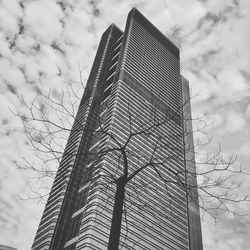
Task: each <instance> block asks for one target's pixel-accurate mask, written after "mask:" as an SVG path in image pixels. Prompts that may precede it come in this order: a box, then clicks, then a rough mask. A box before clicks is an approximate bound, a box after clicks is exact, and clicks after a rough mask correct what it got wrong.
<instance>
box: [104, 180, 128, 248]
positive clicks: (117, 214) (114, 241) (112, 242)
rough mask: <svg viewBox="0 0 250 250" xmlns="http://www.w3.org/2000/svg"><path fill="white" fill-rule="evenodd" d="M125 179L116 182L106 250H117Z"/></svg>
mask: <svg viewBox="0 0 250 250" xmlns="http://www.w3.org/2000/svg"><path fill="white" fill-rule="evenodd" d="M125 185H126V178H125V177H124V176H122V177H120V178H119V179H118V180H117V184H116V193H115V204H114V209H113V218H112V223H111V229H110V235H109V244H108V250H118V247H119V238H120V233H121V224H122V214H123V200H124V196H125Z"/></svg>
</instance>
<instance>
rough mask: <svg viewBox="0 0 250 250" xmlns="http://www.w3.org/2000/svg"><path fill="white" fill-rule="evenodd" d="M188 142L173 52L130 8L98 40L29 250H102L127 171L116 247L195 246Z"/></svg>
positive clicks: (186, 109)
mask: <svg viewBox="0 0 250 250" xmlns="http://www.w3.org/2000/svg"><path fill="white" fill-rule="evenodd" d="M97 131H98V132H97ZM128 138H130V139H129V140H128ZM192 145H193V139H192V125H191V113H190V103H189V89H188V81H187V80H186V79H185V78H184V77H182V76H181V75H180V60H179V49H178V48H177V47H176V46H175V45H174V44H173V43H172V42H171V41H170V40H169V39H168V38H167V37H165V36H164V35H163V34H162V33H161V32H160V31H159V30H158V29H157V28H156V27H155V26H154V25H153V24H152V23H150V22H149V21H148V20H147V19H146V18H145V17H144V16H143V15H142V14H141V13H140V12H139V11H138V10H137V9H135V8H134V9H132V10H131V11H130V13H129V15H128V19H127V24H126V28H125V31H124V32H122V31H121V30H120V29H119V28H118V27H117V26H116V25H114V24H112V25H111V26H110V27H109V28H108V29H107V30H106V31H105V32H104V34H103V36H102V38H101V41H100V44H99V48H98V50H97V54H96V57H95V60H94V64H93V66H92V69H91V72H90V76H89V79H88V82H87V85H86V89H85V92H84V94H83V97H82V100H81V103H80V106H79V109H78V113H77V115H76V118H75V121H74V125H73V128H72V131H71V133H70V136H69V139H68V143H67V145H66V149H65V152H64V155H63V158H62V161H61V164H60V166H59V169H58V172H57V174H56V177H55V180H54V183H53V186H52V189H51V192H50V195H49V198H48V202H47V204H46V207H45V210H44V213H43V216H42V219H41V222H40V225H39V228H38V230H37V234H36V237H35V240H34V243H33V246H32V249H33V250H38V249H39V250H40V249H53V250H56V249H58V250H61V249H65V250H73V249H106V248H107V245H108V240H109V233H110V227H111V221H112V213H113V207H114V197H115V188H116V185H115V184H114V179H117V178H118V177H119V176H122V175H124V172H125V171H126V170H124V166H128V169H127V173H126V174H127V176H131V175H132V174H133V173H137V174H136V175H135V176H134V178H132V179H131V180H129V182H128V183H127V184H126V193H125V199H124V204H123V205H124V206H123V218H122V226H121V235H120V247H123V249H149V250H152V249H164V250H166V249H183V250H184V249H191V250H202V237H201V225H200V218H199V207H198V194H197V190H196V188H195V186H196V179H195V165H194V152H193V150H192ZM125 146H126V147H125ZM123 149H124V151H123ZM124 152H125V154H126V155H125V157H124ZM139 170H140V171H139ZM187 186H188V187H193V188H187Z"/></svg>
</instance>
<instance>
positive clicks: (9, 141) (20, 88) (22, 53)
mask: <svg viewBox="0 0 250 250" xmlns="http://www.w3.org/2000/svg"><path fill="white" fill-rule="evenodd" d="M132 7H137V8H138V9H139V10H140V11H141V12H142V13H143V14H144V15H145V16H146V17H147V18H148V19H149V20H150V21H151V22H152V23H153V24H154V25H155V26H156V27H158V28H159V29H160V30H161V31H162V32H163V33H164V34H166V36H167V37H169V38H170V39H171V40H172V41H173V42H174V43H175V44H176V45H178V46H179V47H180V50H181V68H182V74H183V75H184V76H185V77H186V78H187V79H188V80H189V81H190V85H191V89H192V94H193V95H197V94H198V96H197V97H196V98H194V100H193V112H194V114H199V113H202V112H207V113H209V114H210V115H209V118H207V119H208V120H209V121H214V122H213V124H212V126H211V127H210V128H209V130H208V132H209V135H211V136H213V139H214V141H215V143H216V142H220V144H221V146H222V149H223V152H224V153H225V154H227V153H237V154H238V160H237V164H242V165H243V166H244V167H245V168H247V169H248V170H249V171H250V168H249V162H250V140H249V139H250V126H249V121H250V82H249V81H250V50H249V44H250V28H249V27H250V14H249V13H250V2H249V0H227V1H225V0H200V1H198V0H174V1H171V0H154V1H146V0H141V1H139V0H133V1H132V0H131V1H122V0H110V1H107V0H106V1H103V0H92V1H80V0H74V1H73V0H65V1H56V0H38V1H35V0H33V1H31V0H27V1H19V0H0V124H1V131H0V133H1V139H0V244H8V245H11V246H14V247H18V249H20V250H26V249H30V246H31V244H32V241H33V238H34V235H35V232H36V230H37V226H38V223H39V220H40V217H41V214H42V210H43V206H44V205H43V204H42V203H39V204H37V203H35V202H34V201H32V200H27V201H24V200H21V199H20V198H19V197H20V196H21V197H27V195H32V192H31V190H30V188H29V187H30V186H32V187H34V189H35V188H39V183H37V182H36V181H35V180H34V179H33V178H32V176H31V174H30V173H28V172H20V171H19V170H17V169H16V167H15V161H20V157H22V156H28V157H32V152H30V151H29V150H28V146H27V142H26V138H25V136H24V133H23V128H22V124H21V123H20V121H19V120H18V119H17V118H15V117H14V116H13V114H11V112H10V111H9V108H11V109H13V110H21V109H22V108H23V107H22V106H21V104H20V102H19V100H18V98H17V96H18V95H23V96H24V97H25V98H26V99H27V100H32V98H33V97H34V96H35V95H36V94H37V92H38V91H39V90H48V89H51V90H52V91H55V92H58V93H59V92H60V89H61V88H62V87H63V86H64V82H65V81H67V80H69V79H71V80H78V77H79V72H78V65H77V64H78V63H79V64H80V65H81V67H82V68H84V67H86V69H85V70H84V72H83V75H84V76H85V77H87V76H88V73H89V70H90V67H91V65H92V62H93V59H94V55H95V52H96V49H97V46H98V42H99V40H100V37H101V34H102V32H103V31H104V30H105V29H106V28H107V27H108V26H109V25H110V24H111V23H116V24H117V25H118V26H119V27H120V28H122V29H124V26H125V22H126V17H127V14H128V12H129V11H130V9H131V8H132ZM59 69H60V70H59ZM31 159H32V158H31ZM244 179H245V182H244V184H243V185H242V187H241V188H240V189H239V191H238V192H239V193H245V194H247V193H249V187H250V184H249V179H247V178H246V177H245V178H244ZM249 208H250V205H249V204H241V205H240V209H241V211H242V212H244V213H247V212H249ZM249 222H250V215H247V216H245V217H241V218H236V219H235V220H234V219H233V218H231V217H230V216H225V217H224V218H222V219H221V222H220V223H217V224H213V223H212V222H211V221H207V220H206V221H203V239H204V250H212V249H220V250H243V249H244V250H245V249H250V237H249V235H250V224H249Z"/></svg>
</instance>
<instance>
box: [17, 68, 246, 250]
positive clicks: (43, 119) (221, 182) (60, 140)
mask: <svg viewBox="0 0 250 250" xmlns="http://www.w3.org/2000/svg"><path fill="white" fill-rule="evenodd" d="M80 79H82V76H81V71H80ZM67 84H68V87H67V90H66V91H62V92H61V93H60V94H55V93H52V92H51V91H49V92H48V93H46V94H45V93H43V92H40V93H39V94H38V95H37V96H36V97H35V98H34V100H33V101H32V102H31V103H28V102H27V101H25V99H24V98H23V97H20V100H21V102H22V105H23V107H24V108H25V110H24V112H14V113H15V114H16V115H17V116H18V117H19V118H21V120H22V122H23V126H24V131H25V133H26V136H27V138H28V141H29V145H30V146H31V148H32V150H33V151H34V154H35V155H36V156H37V157H38V159H39V166H37V165H36V164H34V163H31V162H29V161H28V160H27V159H24V164H19V165H18V167H19V168H21V169H27V170H32V171H34V172H36V173H37V174H38V175H39V178H43V177H49V178H50V177H52V178H53V177H54V175H55V167H54V166H57V165H58V164H59V163H60V161H61V159H62V156H63V154H65V153H64V147H65V145H66V141H67V138H68V135H69V134H70V133H72V132H76V133H80V134H81V133H83V131H84V130H85V129H86V128H84V127H83V126H82V124H81V123H80V122H79V124H77V125H78V126H75V127H74V126H73V123H74V122H75V123H78V121H77V119H75V118H76V114H77V106H78V105H79V103H80V100H81V99H80V98H79V94H78V93H79V92H80V91H79V86H80V87H84V84H83V82H82V80H81V81H80V84H79V83H77V82H68V83H67ZM188 103H189V100H186V103H184V105H183V107H182V108H183V109H190V107H189V105H188ZM132 109H133V108H132V107H131V105H130V104H129V103H128V104H127V107H126V109H125V110H126V119H125V120H126V124H125V126H126V128H127V129H126V131H125V132H124V135H125V136H123V137H121V136H119V134H117V133H116V132H115V131H117V130H115V131H114V130H110V129H107V128H106V127H105V123H104V122H103V121H104V120H105V118H103V117H102V116H99V114H97V118H96V119H97V120H98V125H97V126H96V127H94V128H92V130H91V131H88V132H89V133H90V132H91V133H93V134H94V136H95V137H96V138H98V139H100V138H102V139H104V138H105V140H106V143H105V147H102V148H101V147H98V148H97V149H96V150H94V151H92V152H90V153H89V154H92V155H93V157H94V159H95V160H94V161H92V164H91V167H92V168H93V170H92V171H94V169H95V168H100V165H98V164H99V163H100V162H101V161H102V162H104V159H106V158H107V156H110V155H112V158H113V159H115V164H114V167H113V168H110V167H107V166H106V165H105V164H102V167H101V171H100V183H101V185H102V188H103V189H105V190H107V188H108V189H110V190H111V191H109V192H107V193H108V194H110V195H113V194H114V193H115V194H114V197H110V199H113V200H114V207H113V215H112V223H111V229H110V237H109V247H108V249H110V250H111V249H118V246H119V242H120V233H121V225H122V218H123V216H124V219H125V220H126V213H127V211H128V208H129V207H130V206H136V207H137V208H139V209H140V208H142V207H143V209H145V208H147V207H148V206H147V204H146V202H145V200H144V199H143V198H142V194H143V193H147V192H149V190H148V187H149V186H150V185H147V183H146V182H145V181H142V180H141V174H142V173H144V172H147V171H148V172H150V173H152V176H153V180H152V181H155V180H157V181H159V182H161V183H162V186H164V187H165V189H166V190H167V191H168V190H169V189H170V187H171V186H176V187H178V188H180V189H181V190H183V191H185V192H187V195H188V201H189V202H190V203H193V206H199V208H200V209H201V210H202V212H203V213H206V214H209V215H210V216H211V217H212V218H214V219H216V218H217V216H218V214H219V213H220V211H226V212H227V213H230V214H234V215H235V214H236V213H237V211H235V210H234V206H232V204H237V203H240V202H243V201H248V199H247V197H246V196H244V195H243V196H242V195H238V194H237V189H238V188H239V187H240V185H241V183H240V182H236V181H235V178H234V176H235V175H238V174H247V173H246V172H245V171H244V169H242V168H241V167H240V166H237V165H236V164H235V161H236V156H235V155H229V156H225V155H223V153H222V151H221V149H220V147H218V149H217V151H215V152H212V151H209V152H205V153H204V150H201V149H202V148H207V147H209V144H210V142H211V139H210V138H208V137H206V138H208V139H207V140H205V142H201V141H199V140H198V141H196V143H193V141H192V133H193V132H192V127H191V125H190V123H192V121H193V120H196V121H198V122H199V123H200V126H199V127H198V128H197V129H196V131H194V133H204V130H205V129H206V127H207V126H208V124H207V123H206V122H205V120H206V119H205V117H198V118H195V119H192V118H191V116H187V117H185V116H182V117H179V116H178V117H177V116H176V114H171V113H167V114H162V113H160V112H158V111H157V110H156V109H154V108H153V107H150V108H149V109H148V110H144V111H143V112H141V113H140V112H139V113H138V114H137V116H136V117H135V115H134V112H133V110H132ZM145 112H148V114H147V115H145ZM184 113H185V112H184ZM176 120H177V121H178V122H179V123H183V124H184V125H185V128H186V129H185V131H184V135H182V134H180V133H178V131H171V132H169V130H168V129H167V128H168V126H169V125H170V124H171V123H173V121H176ZM72 126H73V128H72ZM183 138H184V139H185V153H184V156H185V157H186V159H183V152H182V151H181V147H179V146H178V143H177V144H176V141H177V142H180V141H181V140H183ZM138 141H140V142H142V145H141V146H138V143H137V147H135V144H136V142H138ZM145 148H147V150H145ZM166 152H167V154H166ZM193 152H195V154H196V162H195V155H194V153H193ZM75 153H76V152H75V151H74V152H71V154H75ZM183 161H185V162H186V165H187V166H190V167H185V168H180V169H177V168H174V167H172V166H173V162H177V163H180V164H183ZM194 163H195V164H196V166H197V171H196V170H195V168H194ZM196 179H198V182H196ZM150 188H152V186H150ZM112 190H113V192H112ZM197 190H198V193H197ZM155 192H157V190H155ZM167 193H168V196H169V197H168V198H169V200H170V203H169V210H170V211H171V202H175V199H176V197H174V196H173V195H172V194H171V191H168V192H167ZM198 198H199V204H197V201H198ZM149 209H150V207H149ZM151 212H152V213H153V211H151Z"/></svg>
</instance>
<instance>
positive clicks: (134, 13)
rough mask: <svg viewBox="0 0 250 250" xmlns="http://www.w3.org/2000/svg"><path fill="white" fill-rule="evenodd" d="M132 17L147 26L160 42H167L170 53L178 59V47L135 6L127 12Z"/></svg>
mask: <svg viewBox="0 0 250 250" xmlns="http://www.w3.org/2000/svg"><path fill="white" fill-rule="evenodd" d="M128 16H131V17H134V19H135V20H137V21H139V22H141V23H142V24H143V25H144V26H147V28H148V29H150V30H151V31H153V32H154V33H155V36H156V37H157V38H158V40H160V42H162V43H163V44H167V45H168V47H170V50H171V52H172V54H173V55H174V56H175V57H177V58H178V59H180V52H179V48H178V47H177V46H176V45H175V44H174V43H173V42H172V41H171V40H170V39H169V38H167V37H166V35H165V34H163V33H162V32H161V31H160V30H159V29H158V28H157V27H156V26H155V25H154V24H153V23H152V22H151V21H149V20H148V19H147V18H146V17H145V16H144V15H143V14H142V13H141V12H140V11H139V10H138V9H137V8H135V7H134V8H132V9H131V11H130V12H129V15H128Z"/></svg>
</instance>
